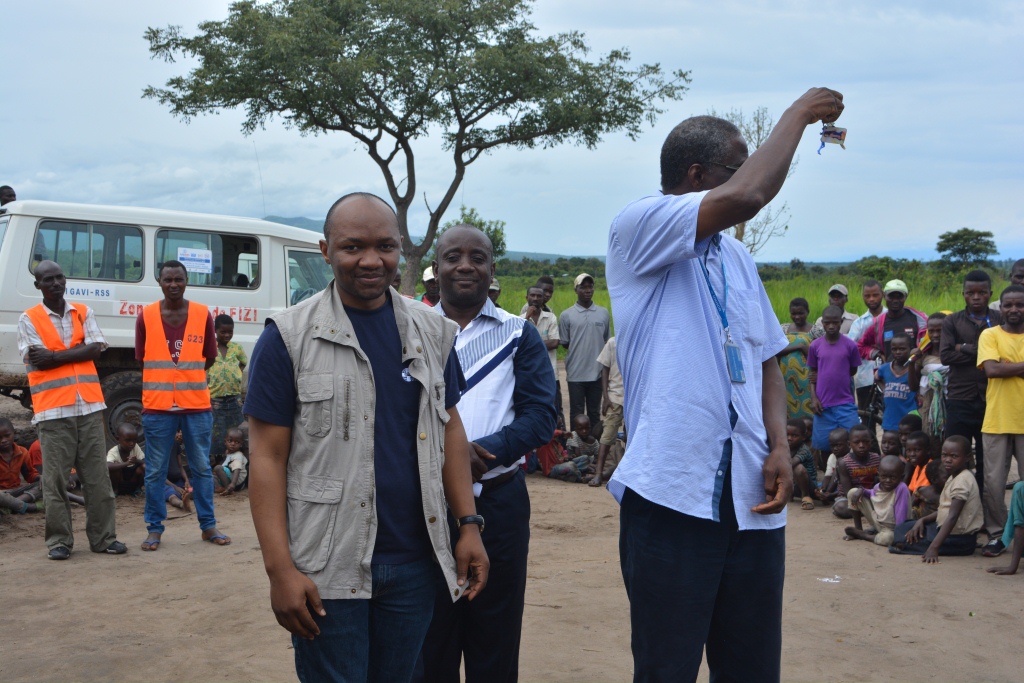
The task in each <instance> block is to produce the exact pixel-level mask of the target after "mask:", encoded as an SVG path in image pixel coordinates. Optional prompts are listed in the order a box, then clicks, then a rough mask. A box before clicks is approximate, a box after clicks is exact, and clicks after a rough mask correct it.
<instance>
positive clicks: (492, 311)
mask: <svg viewBox="0 0 1024 683" xmlns="http://www.w3.org/2000/svg"><path fill="white" fill-rule="evenodd" d="M434 310H436V311H437V312H438V313H440V314H441V315H443V316H444V317H446V318H447V317H448V314H447V313H445V312H444V307H443V306H441V302H440V301H438V302H437V303H436V304H435V305H434ZM477 318H494V319H495V320H498V321H500V318H499V317H498V307H497V306H495V305H494V302H493V301H491V298H490V297H486V298H485V299H484V307H483V308H481V309H480V312H479V313H477V314H476V316H475V317H474V318H473V320H476V319H477ZM473 320H471V321H470V322H473Z"/></svg>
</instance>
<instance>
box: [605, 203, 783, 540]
mask: <svg viewBox="0 0 1024 683" xmlns="http://www.w3.org/2000/svg"><path fill="white" fill-rule="evenodd" d="M705 194H707V193H705V192H701V193H691V194H685V195H678V196H677V195H661V194H658V195H652V196H648V197H644V198H643V199H640V200H637V201H635V202H633V203H632V204H630V205H629V206H627V207H626V208H625V209H623V210H622V212H621V213H620V214H619V215H618V216H616V217H615V220H614V221H612V226H611V232H610V233H609V235H608V259H607V265H606V275H607V279H608V291H609V293H610V294H611V299H612V313H613V315H614V318H615V332H616V339H617V343H618V354H617V357H618V363H619V369H620V370H621V372H622V377H623V382H624V385H625V403H624V410H625V416H624V417H625V422H626V429H627V445H626V454H625V456H624V457H623V460H622V462H621V463H620V465H619V467H618V468H617V469H616V470H615V474H614V475H613V476H612V479H611V481H609V483H608V489H609V491H611V493H612V495H614V496H615V497H616V498H617V499H618V500H619V501H621V500H622V494H623V492H624V490H625V487H627V486H628V487H629V488H631V489H632V490H633V491H635V492H636V493H638V494H639V495H641V496H643V497H644V498H646V499H647V500H649V501H651V502H653V503H657V504H658V505H662V506H664V507H667V508H671V509H673V510H676V511H678V512H682V513H684V514H687V515H691V516H693V517H700V518H703V519H713V520H716V521H717V520H718V519H719V510H718V502H719V500H720V498H721V493H722V486H723V483H724V476H725V470H726V468H727V467H728V468H731V478H732V491H733V501H734V505H735V511H736V519H737V521H738V523H739V528H740V529H741V530H746V529H775V528H778V527H782V526H785V524H786V513H785V510H783V511H782V512H781V513H779V514H775V515H767V516H766V515H758V514H755V513H753V512H751V511H750V508H752V507H754V506H755V505H758V504H760V503H763V502H765V494H764V477H763V475H762V473H761V467H762V465H763V464H764V461H765V459H766V458H767V456H768V440H767V434H766V432H765V428H764V421H763V416H762V412H761V363H763V362H764V361H767V360H769V359H771V358H773V357H774V356H775V354H777V353H778V352H779V351H781V350H782V349H783V348H785V347H786V345H787V343H788V342H787V340H786V336H785V335H784V334H783V333H782V328H781V327H780V325H779V320H778V318H777V317H776V316H775V313H774V311H773V310H772V306H771V302H769V300H768V295H767V293H765V291H764V287H763V286H762V284H761V279H760V278H759V277H758V274H757V267H756V266H755V264H754V260H753V259H752V258H751V257H750V254H748V253H747V250H746V249H745V248H744V247H743V245H742V244H741V243H740V242H738V241H737V240H736V239H734V238H732V237H729V236H727V235H722V236H715V237H714V238H708V239H706V240H703V241H702V242H700V243H697V244H695V243H694V242H695V240H696V235H697V211H698V208H699V206H700V202H701V200H702V199H703V198H704V195H705ZM705 255H706V258H707V261H706V265H707V270H708V274H709V277H710V280H711V286H713V287H714V288H715V292H716V293H717V295H718V298H719V300H720V301H722V300H723V295H724V293H725V286H724V285H725V283H724V282H723V279H722V263H723V261H724V263H725V270H726V278H727V279H728V286H729V288H728V297H727V300H725V301H724V304H725V307H726V313H727V317H728V319H729V328H730V332H731V335H732V339H733V342H734V343H735V344H736V345H738V346H739V349H740V355H741V358H742V360H743V367H744V370H745V371H746V382H745V383H735V382H732V381H731V380H730V379H729V372H728V367H727V365H726V358H725V333H724V330H723V328H722V322H721V319H720V317H719V315H718V312H717V309H716V308H715V304H714V302H713V300H712V298H711V294H710V292H709V290H708V284H707V281H706V280H705V278H704V274H703V272H702V270H701V267H700V263H699V261H698V259H704V258H705ZM730 404H731V405H732V406H733V408H734V409H735V411H736V423H735V427H731V426H730V410H729V406H730ZM730 438H731V439H732V456H731V463H730V462H729V461H727V460H726V459H725V456H724V452H725V449H724V445H725V442H726V441H727V440H728V439H730Z"/></svg>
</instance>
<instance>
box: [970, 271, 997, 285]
mask: <svg viewBox="0 0 1024 683" xmlns="http://www.w3.org/2000/svg"><path fill="white" fill-rule="evenodd" d="M968 282H984V283H985V284H987V285H988V288H989V289H992V278H991V277H990V276H989V274H988V273H986V272H985V271H984V270H972V271H971V272H969V273H967V275H966V276H965V277H964V287H966V286H967V283H968Z"/></svg>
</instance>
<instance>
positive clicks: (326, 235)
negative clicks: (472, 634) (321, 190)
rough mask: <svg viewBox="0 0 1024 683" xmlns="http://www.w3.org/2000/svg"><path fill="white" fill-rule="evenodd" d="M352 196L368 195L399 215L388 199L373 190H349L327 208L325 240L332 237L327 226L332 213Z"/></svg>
mask: <svg viewBox="0 0 1024 683" xmlns="http://www.w3.org/2000/svg"><path fill="white" fill-rule="evenodd" d="M352 197H368V198H370V199H376V200H377V201H379V202H380V203H381V204H383V205H384V206H386V207H388V208H389V209H391V213H394V214H395V216H396V217H397V216H398V214H397V213H395V209H394V208H393V207H392V206H391V205H390V204H388V203H387V202H386V201H384V200H383V199H382V198H380V197H378V196H377V195H375V194H373V193H372V192H349V193H348V194H346V195H342V196H341V197H339V198H338V201H336V202H334V203H333V204H331V208H329V209H327V215H326V216H325V217H324V239H325V240H329V239H330V238H331V233H330V229H329V228H328V227H327V226H328V225H330V224H331V214H333V213H334V210H335V209H336V208H338V205H339V204H341V203H342V202H344V201H345V200H346V199H351V198H352Z"/></svg>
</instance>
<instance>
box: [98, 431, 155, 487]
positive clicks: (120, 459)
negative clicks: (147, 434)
mask: <svg viewBox="0 0 1024 683" xmlns="http://www.w3.org/2000/svg"><path fill="white" fill-rule="evenodd" d="M116 434H117V445H115V446H114V447H113V448H111V449H110V450H109V451H107V473H108V474H110V485H111V487H113V489H114V495H129V496H134V495H137V494H139V493H140V492H141V490H142V486H143V485H144V484H145V483H146V463H145V459H146V454H145V453H144V452H143V451H142V447H141V446H139V432H138V430H137V429H136V428H135V425H133V424H130V423H128V422H122V423H121V424H119V425H117V431H116Z"/></svg>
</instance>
